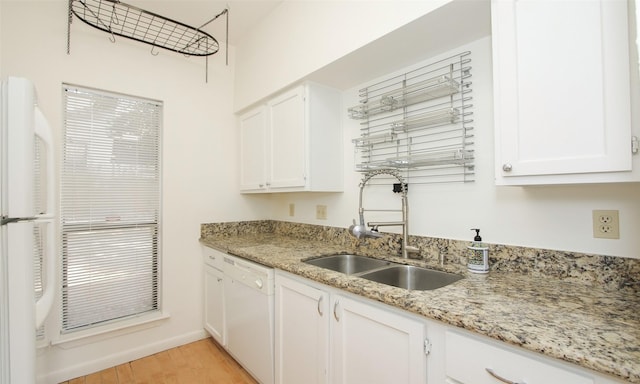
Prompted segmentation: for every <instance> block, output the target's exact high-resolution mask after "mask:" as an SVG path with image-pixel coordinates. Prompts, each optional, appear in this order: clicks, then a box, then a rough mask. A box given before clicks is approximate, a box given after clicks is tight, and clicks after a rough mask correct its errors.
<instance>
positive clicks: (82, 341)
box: [51, 311, 170, 349]
mask: <svg viewBox="0 0 640 384" xmlns="http://www.w3.org/2000/svg"><path fill="white" fill-rule="evenodd" d="M169 317H170V315H169V313H167V312H162V311H157V312H153V313H149V314H145V315H142V316H137V317H133V318H130V319H126V320H121V321H117V322H113V323H110V324H106V325H103V326H100V327H95V328H90V329H85V330H82V331H76V332H72V333H68V334H62V335H60V337H59V338H58V339H57V340H52V341H51V345H52V346H56V347H60V348H62V349H70V348H75V347H79V346H82V345H86V344H90V343H95V342H97V341H102V340H107V339H110V338H114V337H118V336H122V335H126V334H129V333H133V332H138V331H142V330H145V329H149V328H153V327H157V326H159V325H161V323H163V322H164V320H167V319H169Z"/></svg>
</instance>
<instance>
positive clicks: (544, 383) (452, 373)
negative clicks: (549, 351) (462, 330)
mask: <svg viewBox="0 0 640 384" xmlns="http://www.w3.org/2000/svg"><path fill="white" fill-rule="evenodd" d="M445 345H446V347H445V348H446V356H447V357H446V373H447V379H448V380H450V382H451V383H464V384H495V383H498V382H501V381H502V382H505V383H527V384H549V383H562V384H593V383H594V381H593V379H592V378H590V377H588V376H583V375H580V374H577V373H575V372H572V371H569V370H567V369H564V368H562V367H558V366H555V365H551V364H548V363H546V362H542V361H540V360H537V359H532V358H530V357H528V356H524V355H521V354H517V353H515V352H512V351H509V350H507V349H504V348H500V347H498V346H495V345H492V344H489V343H486V342H484V341H480V340H477V339H475V338H471V337H468V336H464V335H461V334H458V333H456V332H452V331H447V336H446V344H445ZM452 380H453V381H452Z"/></svg>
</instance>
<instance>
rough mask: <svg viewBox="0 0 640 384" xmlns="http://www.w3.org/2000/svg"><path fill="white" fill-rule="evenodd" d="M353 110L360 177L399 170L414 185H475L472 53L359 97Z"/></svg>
mask: <svg viewBox="0 0 640 384" xmlns="http://www.w3.org/2000/svg"><path fill="white" fill-rule="evenodd" d="M358 97H359V103H358V105H356V106H353V107H350V108H348V110H347V112H348V115H349V117H350V118H352V119H355V120H358V121H360V136H359V137H357V138H355V139H353V144H354V149H355V159H356V165H355V169H356V171H358V172H370V171H374V170H380V169H394V170H396V171H399V172H401V174H402V176H403V177H405V179H407V180H409V181H410V182H411V183H419V184H429V183H449V182H470V181H474V157H475V156H474V135H473V104H472V101H473V95H472V82H471V52H462V53H459V54H456V55H454V56H451V57H447V58H445V59H442V60H439V61H437V62H434V63H431V64H427V65H424V66H422V67H420V68H418V69H415V70H411V71H409V72H406V73H404V74H402V75H399V76H395V77H392V78H389V79H386V80H383V81H381V82H379V83H376V84H372V85H369V86H367V87H366V88H363V89H361V90H360V91H359V95H358Z"/></svg>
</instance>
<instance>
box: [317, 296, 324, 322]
mask: <svg viewBox="0 0 640 384" xmlns="http://www.w3.org/2000/svg"><path fill="white" fill-rule="evenodd" d="M322 300H324V296H320V298H319V299H318V315H320V317H322V316H324V313H322V308H321V307H320V304H322Z"/></svg>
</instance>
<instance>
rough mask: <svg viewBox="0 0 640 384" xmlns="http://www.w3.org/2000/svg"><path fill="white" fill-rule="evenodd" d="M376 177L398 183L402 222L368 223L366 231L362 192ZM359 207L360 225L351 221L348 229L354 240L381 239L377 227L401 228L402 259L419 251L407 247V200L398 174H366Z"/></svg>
mask: <svg viewBox="0 0 640 384" xmlns="http://www.w3.org/2000/svg"><path fill="white" fill-rule="evenodd" d="M378 175H389V176H393V177H395V178H396V179H398V181H399V182H400V188H401V192H400V193H401V195H402V221H380V222H369V223H367V225H368V226H369V227H371V229H370V230H369V229H367V225H365V221H364V208H363V207H362V192H363V190H364V187H365V185H366V184H367V182H369V180H371V178H372V177H374V176H378ZM358 205H359V207H358V214H359V216H360V223H359V224H356V222H355V220H354V221H353V225H351V226H350V227H349V233H351V235H353V236H355V237H356V238H358V239H360V238H375V237H382V236H383V235H382V234H380V233H378V227H391V226H401V227H402V257H403V258H405V259H406V258H408V257H409V253H417V252H418V251H419V250H418V248H416V247H413V246H410V245H409V202H408V199H407V184H406V182H405V180H404V178H403V177H402V176H400V173H398V171H396V170H393V169H379V170H375V171H370V172H367V173H366V174H365V175H364V177H363V178H362V181H361V182H360V196H359V204H358Z"/></svg>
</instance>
